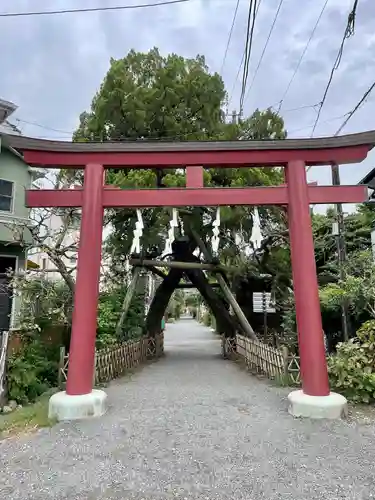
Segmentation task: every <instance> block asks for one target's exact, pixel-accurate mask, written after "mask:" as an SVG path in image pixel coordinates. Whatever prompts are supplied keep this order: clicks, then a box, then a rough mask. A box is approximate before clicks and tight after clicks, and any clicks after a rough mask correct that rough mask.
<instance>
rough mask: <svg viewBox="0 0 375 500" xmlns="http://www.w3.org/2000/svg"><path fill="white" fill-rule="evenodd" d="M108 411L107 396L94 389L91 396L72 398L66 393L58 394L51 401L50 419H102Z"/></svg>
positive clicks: (83, 395) (84, 395)
mask: <svg viewBox="0 0 375 500" xmlns="http://www.w3.org/2000/svg"><path fill="white" fill-rule="evenodd" d="M106 410H107V394H106V393H105V392H104V391H99V390H97V389H93V390H92V391H91V392H90V393H89V394H82V395H79V396H71V395H70V394H67V393H66V392H65V391H63V392H57V393H56V394H54V395H53V396H51V398H50V400H49V409H48V418H52V419H57V420H58V421H59V422H61V421H64V420H78V419H83V418H91V417H100V416H101V415H104V413H105V412H106Z"/></svg>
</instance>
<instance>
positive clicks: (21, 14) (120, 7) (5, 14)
mask: <svg viewBox="0 0 375 500" xmlns="http://www.w3.org/2000/svg"><path fill="white" fill-rule="evenodd" d="M190 1H191V0H165V1H162V2H150V3H143V4H139V5H116V6H113V7H87V8H81V9H61V10H39V11H29V12H3V13H0V17H26V16H51V15H58V14H76V13H78V12H103V11H115V10H128V9H145V8H148V7H160V6H163V5H173V4H177V3H184V2H190Z"/></svg>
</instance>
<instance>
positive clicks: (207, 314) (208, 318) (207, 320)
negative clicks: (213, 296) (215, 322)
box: [202, 311, 212, 326]
mask: <svg viewBox="0 0 375 500" xmlns="http://www.w3.org/2000/svg"><path fill="white" fill-rule="evenodd" d="M202 322H203V324H204V325H206V326H211V323H212V315H211V313H210V312H209V311H205V312H204V314H203V318H202Z"/></svg>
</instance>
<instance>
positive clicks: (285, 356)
mask: <svg viewBox="0 0 375 500" xmlns="http://www.w3.org/2000/svg"><path fill="white" fill-rule="evenodd" d="M281 352H282V354H283V362H284V375H285V376H286V377H288V376H289V371H288V366H289V349H288V348H287V347H286V346H285V345H284V346H282V348H281Z"/></svg>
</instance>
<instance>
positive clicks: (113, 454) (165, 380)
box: [0, 320, 375, 500]
mask: <svg viewBox="0 0 375 500" xmlns="http://www.w3.org/2000/svg"><path fill="white" fill-rule="evenodd" d="M165 350H166V356H165V358H163V359H161V360H160V361H159V362H157V363H155V364H152V365H148V366H146V367H145V368H143V369H142V370H140V371H138V372H137V373H136V374H135V375H133V376H132V377H131V378H130V379H129V378H125V379H123V380H120V381H117V382H115V383H113V384H111V386H110V387H109V388H108V389H107V392H108V395H109V401H110V408H109V411H108V413H107V414H106V415H105V416H104V417H102V418H100V419H97V420H86V421H81V422H78V423H64V424H61V423H60V424H58V425H56V426H55V427H53V428H52V429H43V430H41V431H39V432H38V433H37V434H35V435H33V436H25V437H22V438H17V439H15V438H13V439H10V440H6V441H3V442H1V443H0V498H4V499H9V500H13V499H17V500H26V499H30V500H31V499H32V500H47V499H49V500H63V499H64V500H65V499H69V500H104V499H105V500H128V499H134V500H141V499H144V500H160V499H165V500H169V499H174V498H179V499H189V500H194V499H202V500H211V499H217V500H219V499H220V500H226V499H232V500H240V499H246V500H258V499H267V500H273V499H283V500H289V499H290V500H292V499H293V500H294V499H296V500H297V499H298V500H302V499H303V500H305V499H309V500H313V499H314V500H315V499H319V500H322V499H324V500H333V499H335V500H336V499H363V500H365V499H369V498H372V497H371V494H373V495H375V487H374V486H375V426H374V425H373V424H370V425H364V424H361V423H358V422H357V423H356V422H354V421H350V420H349V421H338V422H326V421H325V422H318V421H310V420H299V419H294V418H293V417H291V416H289V415H288V413H287V411H286V400H285V396H286V394H287V391H286V390H284V389H277V388H274V387H272V386H270V385H269V384H268V383H266V382H264V381H260V380H257V379H255V378H253V377H251V376H250V375H249V374H248V373H246V372H245V371H243V370H241V369H240V368H239V367H238V366H236V365H235V364H234V363H232V362H230V361H224V360H222V359H221V358H220V342H219V340H218V338H217V336H216V335H214V334H213V333H211V332H210V330H209V329H208V328H205V327H202V326H200V325H198V324H197V323H196V322H194V321H193V320H184V321H180V322H179V323H177V324H175V325H170V326H168V328H167V332H166V343H165ZM372 492H373V493H372Z"/></svg>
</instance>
